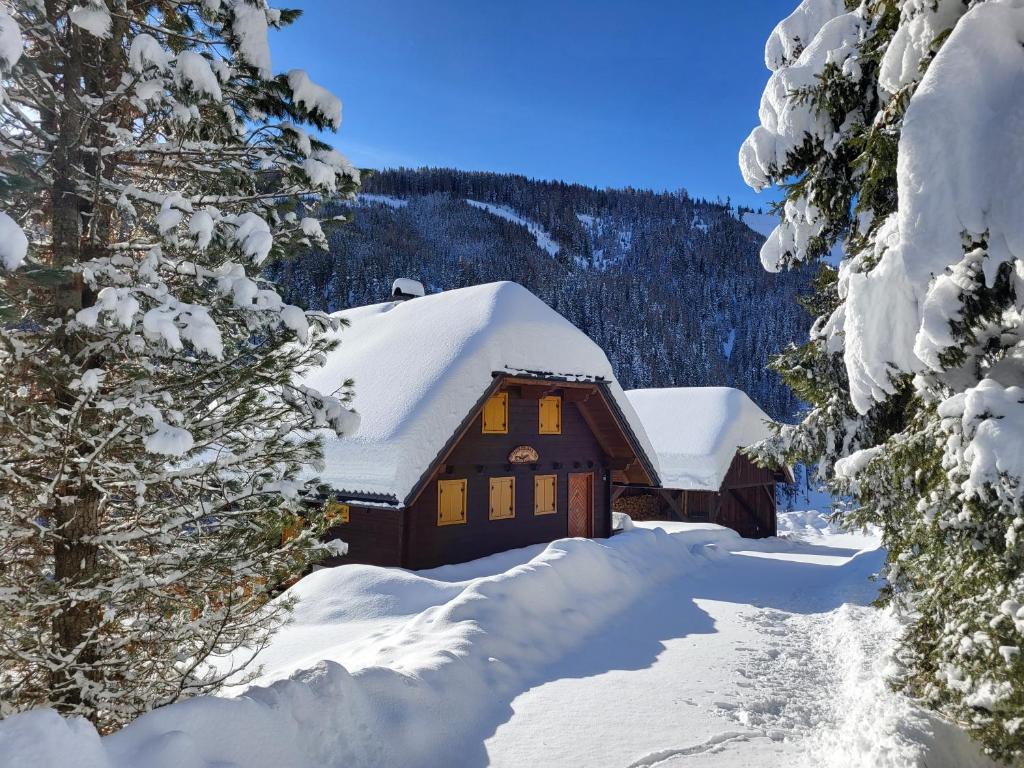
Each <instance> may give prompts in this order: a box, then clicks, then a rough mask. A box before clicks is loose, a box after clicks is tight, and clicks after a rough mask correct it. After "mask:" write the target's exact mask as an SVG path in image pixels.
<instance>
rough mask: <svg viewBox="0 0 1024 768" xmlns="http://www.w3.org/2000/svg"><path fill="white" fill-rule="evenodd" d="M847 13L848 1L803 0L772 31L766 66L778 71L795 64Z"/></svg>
mask: <svg viewBox="0 0 1024 768" xmlns="http://www.w3.org/2000/svg"><path fill="white" fill-rule="evenodd" d="M844 13H846V3H845V0H803V2H801V3H800V5H798V6H797V8H796V10H795V11H793V12H792V13H791V14H789V16H787V17H786V18H784V19H783V20H782V21H780V22H779V23H778V25H776V27H775V29H774V30H772V33H771V35H770V36H769V37H768V42H766V43H765V46H764V65H765V66H766V67H768V69H770V70H772V71H775V70H776V69H779V68H780V67H783V66H785V65H786V64H790V63H791V62H793V61H795V60H796V58H797V57H798V56H799V55H800V54H801V53H802V52H803V50H804V48H806V47H807V46H808V45H809V44H810V42H811V41H812V40H813V39H814V38H815V37H816V36H817V34H818V32H820V31H821V28H822V27H823V26H825V24H827V23H828V22H829V21H831V20H832V19H834V18H835V17H836V16H840V15H842V14H844Z"/></svg>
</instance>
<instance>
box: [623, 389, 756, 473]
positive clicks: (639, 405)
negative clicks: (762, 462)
mask: <svg viewBox="0 0 1024 768" xmlns="http://www.w3.org/2000/svg"><path fill="white" fill-rule="evenodd" d="M626 397H628V398H629V401H630V403H632V404H633V408H634V409H635V411H636V413H637V414H638V415H639V416H640V420H641V421H642V422H643V424H644V429H645V430H646V432H647V436H648V438H649V439H650V441H651V443H652V444H653V445H654V450H655V452H656V453H657V455H658V466H659V468H660V474H661V482H662V485H663V486H664V487H665V488H685V489H688V490H698V491H717V490H718V489H719V488H721V486H722V481H723V480H724V479H725V475H726V473H727V472H728V471H729V465H730V464H731V463H732V459H733V456H735V455H736V450H737V449H738V448H745V447H747V446H749V445H752V444H753V443H756V442H757V441H759V440H762V439H764V438H766V437H768V436H769V435H770V434H771V433H770V431H769V428H768V423H769V422H770V419H769V418H768V415H767V414H766V413H765V412H764V411H762V410H761V409H760V408H759V407H758V406H757V404H756V403H754V401H753V400H751V399H750V398H749V397H747V394H746V393H745V392H742V391H741V390H738V389H733V388H731V387H675V388H666V389H631V390H629V391H628V392H626Z"/></svg>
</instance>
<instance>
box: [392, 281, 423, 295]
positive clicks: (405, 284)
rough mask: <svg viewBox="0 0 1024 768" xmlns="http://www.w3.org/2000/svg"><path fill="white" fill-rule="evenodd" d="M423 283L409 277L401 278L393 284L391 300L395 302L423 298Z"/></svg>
mask: <svg viewBox="0 0 1024 768" xmlns="http://www.w3.org/2000/svg"><path fill="white" fill-rule="evenodd" d="M424 293H426V291H424V290H423V283H421V282H420V281H419V280H410V279H409V278H407V277H400V278H398V279H397V280H395V282H393V283H392V284H391V298H392V299H394V300H395V301H408V300H409V299H415V298H417V297H418V296H422V295H423V294H424Z"/></svg>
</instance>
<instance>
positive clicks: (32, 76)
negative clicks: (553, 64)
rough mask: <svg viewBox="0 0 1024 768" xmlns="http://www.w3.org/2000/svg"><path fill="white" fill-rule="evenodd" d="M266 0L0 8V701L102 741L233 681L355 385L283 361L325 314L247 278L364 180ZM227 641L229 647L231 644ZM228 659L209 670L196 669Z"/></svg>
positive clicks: (311, 549)
mask: <svg viewBox="0 0 1024 768" xmlns="http://www.w3.org/2000/svg"><path fill="white" fill-rule="evenodd" d="M296 16H297V14H296V13H295V12H294V11H283V10H282V11H278V10H273V9H271V8H269V7H268V6H267V5H266V2H265V0H223V1H222V0H202V1H201V2H199V1H198V0H197V2H181V1H180V0H153V1H152V2H132V3H127V2H124V0H108V1H107V2H103V0H79V2H77V3H74V2H66V0H45V2H44V0H23V1H21V2H17V3H11V2H6V1H5V2H4V3H3V5H2V6H0V67H2V91H0V100H2V103H0V151H2V153H3V168H2V172H0V207H2V211H3V212H2V213H0V264H2V266H3V268H4V269H3V270H0V305H2V306H0V313H2V319H0V370H2V372H3V373H2V376H0V670H2V672H0V675H2V678H0V680H2V682H0V685H2V687H3V689H4V695H3V697H2V704H0V707H2V709H3V713H5V714H6V713H9V712H11V711H15V710H19V709H25V708H29V707H35V706H40V705H51V706H54V707H56V708H58V709H59V710H60V711H62V712H65V713H77V714H82V715H85V716H86V717H88V718H89V719H91V720H92V721H93V722H94V723H96V724H98V725H99V726H100V727H101V728H103V729H111V728H114V727H117V726H118V725H119V724H122V723H124V722H125V721H126V720H128V719H130V718H131V717H133V716H135V715H137V714H138V713H140V712H143V711H145V710H147V709H149V708H152V707H155V706H159V705H163V704H166V703H168V702H171V701H173V700H175V699H177V698H179V697H182V696H188V695H192V694H196V693H200V692H207V691H211V690H214V689H216V688H217V687H218V685H220V684H221V682H222V681H223V680H224V679H225V677H226V676H227V675H229V674H233V673H234V674H244V672H242V669H243V668H245V667H246V666H247V665H248V664H249V662H250V660H251V657H252V655H253V653H254V652H257V651H259V650H260V649H261V647H262V646H263V645H264V644H265V642H266V639H267V637H268V635H269V633H270V632H272V631H273V629H274V628H275V627H276V626H278V625H279V624H280V622H281V621H282V620H283V619H284V618H285V614H286V608H287V606H285V605H279V604H276V603H275V604H274V606H272V607H267V605H266V604H267V600H268V596H269V594H270V592H271V591H272V590H273V588H274V587H275V586H276V585H280V584H281V583H282V582H283V581H285V580H287V579H289V578H293V577H294V576H295V575H297V574H299V573H301V572H302V571H303V569H304V568H305V567H306V566H307V564H308V563H309V562H310V561H311V560H312V559H314V558H315V557H316V556H317V555H318V553H319V552H320V551H321V549H322V547H321V546H320V545H319V544H317V543H316V537H315V534H316V532H317V526H318V525H319V524H320V520H319V519H317V518H318V517H319V516H318V515H316V514H311V515H310V518H311V519H310V521H309V524H308V526H307V528H306V532H305V533H304V534H302V535H298V536H296V537H293V538H290V539H288V540H286V541H285V542H284V543H282V539H283V538H284V539H287V537H286V536H285V537H283V536H282V532H283V531H293V530H294V529H295V528H296V518H295V515H296V513H297V512H298V511H299V509H300V506H299V505H300V499H299V492H300V490H302V489H303V486H304V483H305V481H303V480H301V478H302V477H303V476H304V475H303V474H302V468H303V467H305V466H307V465H310V464H315V463H316V461H317V460H318V459H319V458H320V456H321V448H320V440H319V437H318V435H319V433H320V432H321V431H322V430H324V429H332V430H336V431H344V430H350V429H352V428H354V426H355V424H356V421H355V416H354V414H352V413H351V412H350V411H349V410H347V409H346V408H345V407H344V406H345V402H346V398H347V396H348V392H349V385H348V383H346V382H340V381H339V382H338V391H337V392H335V393H328V394H326V395H321V394H319V393H316V392H312V391H309V390H305V389H299V388H296V387H295V386H293V384H292V374H293V372H294V371H296V370H298V369H302V368H304V367H305V366H310V365H316V364H317V363H318V361H320V360H321V358H322V355H323V353H324V351H325V350H326V349H327V346H328V342H327V341H325V339H326V336H324V335H322V334H321V331H323V330H324V329H325V328H327V327H328V326H329V325H330V320H329V319H328V318H326V317H325V316H322V315H319V316H318V315H311V314H307V313H305V312H303V311H302V310H301V309H299V308H298V307H295V306H290V305H287V304H285V303H284V302H283V301H282V300H281V299H280V298H279V296H278V294H277V293H276V292H275V290H274V287H273V286H272V285H270V284H268V283H267V282H266V281H264V280H263V279H261V277H260V274H261V272H260V270H261V265H262V266H265V264H266V263H267V260H268V259H271V258H276V257H280V256H283V255H285V254H286V253H287V252H288V251H289V250H290V249H291V248H293V247H296V246H298V245H300V244H301V245H306V246H308V245H309V244H310V241H318V242H322V241H323V233H322V230H321V227H320V223H319V222H318V221H317V220H315V219H313V218H309V217H304V216H302V211H304V210H315V207H316V200H315V199H316V197H317V196H318V195H321V194H329V195H331V196H336V195H347V194H350V193H351V192H353V190H354V189H355V187H356V185H357V184H358V173H357V172H356V171H355V170H354V169H353V168H352V167H351V166H350V165H349V163H348V162H347V161H346V160H345V159H344V158H343V157H342V156H341V155H339V154H338V153H337V152H335V151H333V150H332V149H331V148H330V147H329V146H327V145H325V144H323V143H322V142H320V141H318V140H317V139H316V138H314V137H313V136H311V135H309V134H308V133H307V132H306V131H305V130H304V129H303V128H302V126H303V125H312V126H314V127H316V128H323V129H326V128H337V127H338V125H339V123H340V120H341V104H340V103H339V102H338V100H337V99H336V98H335V97H334V96H332V95H331V94H329V93H328V92H327V91H325V90H324V89H322V88H321V87H319V86H317V85H316V84H315V83H313V82H312V81H311V80H310V79H309V78H308V76H307V75H306V74H305V72H303V71H301V70H293V71H291V72H289V73H287V74H286V75H277V76H274V75H273V74H272V71H271V61H270V53H269V48H268V27H270V28H273V27H279V26H281V25H284V24H287V23H289V22H291V21H292V20H294V19H295V18H296ZM228 654H233V655H232V656H231V658H230V659H226V658H225V657H226V656H227V655H228ZM214 657H220V663H218V664H216V665H214V664H212V663H211V660H212V659H213V658H214Z"/></svg>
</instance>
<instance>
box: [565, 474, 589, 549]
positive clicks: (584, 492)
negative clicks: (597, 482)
mask: <svg viewBox="0 0 1024 768" xmlns="http://www.w3.org/2000/svg"><path fill="white" fill-rule="evenodd" d="M593 521H594V474H593V473H592V472H573V473H570V474H569V535H570V536H585V537H588V538H589V537H590V536H592V535H593V530H594V529H593Z"/></svg>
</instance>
